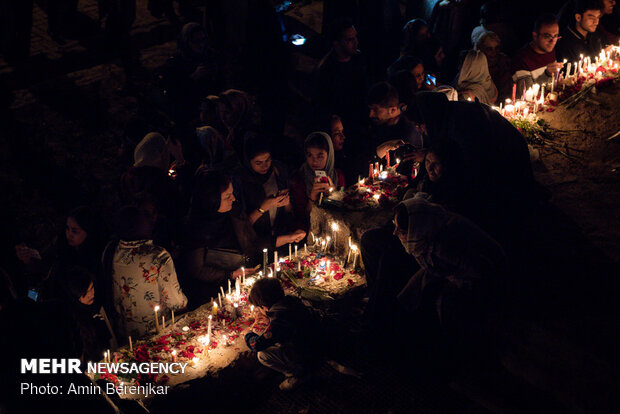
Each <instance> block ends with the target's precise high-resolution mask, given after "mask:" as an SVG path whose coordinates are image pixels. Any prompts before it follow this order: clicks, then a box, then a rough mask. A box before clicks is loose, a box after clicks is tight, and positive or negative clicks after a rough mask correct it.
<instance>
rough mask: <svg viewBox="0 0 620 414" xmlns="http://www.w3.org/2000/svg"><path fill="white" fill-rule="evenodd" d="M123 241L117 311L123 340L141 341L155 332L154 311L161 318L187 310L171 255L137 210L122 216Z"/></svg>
mask: <svg viewBox="0 0 620 414" xmlns="http://www.w3.org/2000/svg"><path fill="white" fill-rule="evenodd" d="M118 228H119V236H120V241H119V242H118V245H117V246H116V248H115V250H114V254H113V256H112V264H111V269H110V270H111V283H112V297H113V301H114V310H115V311H116V314H117V332H118V334H119V340H121V342H122V340H125V339H126V338H127V336H133V337H135V338H138V337H140V336H142V335H145V334H146V333H147V332H148V331H150V330H152V329H153V328H154V326H155V324H154V316H155V315H154V312H153V310H154V308H155V306H159V313H158V314H159V315H160V316H161V315H167V313H168V312H169V311H171V310H179V309H183V308H185V306H187V298H186V297H185V295H184V294H183V291H182V290H181V286H180V285H179V282H178V280H177V273H176V269H175V267H174V263H173V262H172V257H170V253H168V252H167V251H166V249H164V248H163V247H160V246H156V245H155V244H153V240H152V234H153V224H152V222H151V221H149V220H148V218H147V217H145V215H144V214H143V213H142V212H141V211H140V209H138V208H137V207H132V206H130V207H125V208H123V209H122V210H121V211H120V213H119V223H118Z"/></svg>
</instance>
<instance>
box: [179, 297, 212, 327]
mask: <svg viewBox="0 0 620 414" xmlns="http://www.w3.org/2000/svg"><path fill="white" fill-rule="evenodd" d="M214 305H215V304H214ZM216 306H217V305H216ZM182 329H183V332H188V331H189V326H184V327H183V328H182Z"/></svg>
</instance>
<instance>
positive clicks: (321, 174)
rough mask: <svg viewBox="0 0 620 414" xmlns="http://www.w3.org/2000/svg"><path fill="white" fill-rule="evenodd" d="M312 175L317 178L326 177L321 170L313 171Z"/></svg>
mask: <svg viewBox="0 0 620 414" xmlns="http://www.w3.org/2000/svg"><path fill="white" fill-rule="evenodd" d="M314 175H316V176H317V177H327V174H326V173H325V171H323V170H314Z"/></svg>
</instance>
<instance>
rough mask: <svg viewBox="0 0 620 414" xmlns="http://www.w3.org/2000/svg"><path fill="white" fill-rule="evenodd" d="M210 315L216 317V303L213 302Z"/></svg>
mask: <svg viewBox="0 0 620 414" xmlns="http://www.w3.org/2000/svg"><path fill="white" fill-rule="evenodd" d="M211 315H217V303H215V302H213V308H211Z"/></svg>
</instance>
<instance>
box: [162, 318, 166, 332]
mask: <svg viewBox="0 0 620 414" xmlns="http://www.w3.org/2000/svg"><path fill="white" fill-rule="evenodd" d="M161 329H166V315H161Z"/></svg>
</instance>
